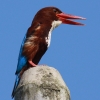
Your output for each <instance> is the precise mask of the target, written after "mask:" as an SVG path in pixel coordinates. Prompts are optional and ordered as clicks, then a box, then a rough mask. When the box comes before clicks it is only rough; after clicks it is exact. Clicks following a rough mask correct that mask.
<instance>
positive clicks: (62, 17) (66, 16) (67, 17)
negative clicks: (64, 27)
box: [56, 13, 86, 25]
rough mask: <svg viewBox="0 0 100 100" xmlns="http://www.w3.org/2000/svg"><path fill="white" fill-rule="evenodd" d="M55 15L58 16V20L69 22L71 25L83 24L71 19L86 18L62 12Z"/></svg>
mask: <svg viewBox="0 0 100 100" xmlns="http://www.w3.org/2000/svg"><path fill="white" fill-rule="evenodd" d="M56 16H57V17H58V18H59V20H61V21H62V23H64V24H71V25H84V24H82V23H79V22H75V21H73V20H75V19H79V20H85V19H86V18H83V17H80V16H74V15H70V14H64V13H60V14H56ZM71 19H72V20H71Z"/></svg>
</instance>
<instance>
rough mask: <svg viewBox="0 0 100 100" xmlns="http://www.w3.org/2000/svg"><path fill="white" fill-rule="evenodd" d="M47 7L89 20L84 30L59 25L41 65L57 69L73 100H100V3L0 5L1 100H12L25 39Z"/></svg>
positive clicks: (10, 0)
mask: <svg viewBox="0 0 100 100" xmlns="http://www.w3.org/2000/svg"><path fill="white" fill-rule="evenodd" d="M45 6H56V7H58V8H60V9H61V10H62V11H63V12H66V13H70V14H74V15H80V16H83V17H86V18H87V20H83V21H81V22H82V23H85V24H86V25H85V26H71V25H63V24H62V25H60V26H59V27H58V28H56V29H55V30H54V31H53V33H52V41H51V45H50V48H49V49H48V51H47V52H46V54H45V55H44V56H43V58H42V59H41V61H40V63H39V64H47V65H49V66H53V67H55V68H56V69H57V70H58V71H59V72H60V73H61V75H62V77H63V79H64V81H65V82H66V84H67V85H68V87H69V89H70V92H71V100H100V0H1V1H0V100H12V99H11V92H12V89H13V85H14V81H15V75H14V73H15V70H16V66H17V59H18V54H19V48H20V45H21V42H22V39H23V37H24V35H25V33H26V31H27V29H28V27H29V26H30V25H31V21H32V19H33V17H34V15H35V13H36V12H37V11H38V10H39V9H41V8H42V7H45Z"/></svg>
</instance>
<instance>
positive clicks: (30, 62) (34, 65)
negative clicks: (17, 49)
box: [28, 60, 37, 67]
mask: <svg viewBox="0 0 100 100" xmlns="http://www.w3.org/2000/svg"><path fill="white" fill-rule="evenodd" d="M28 62H29V64H30V65H32V66H33V67H36V66H37V65H36V64H34V63H33V62H32V60H29V61H28Z"/></svg>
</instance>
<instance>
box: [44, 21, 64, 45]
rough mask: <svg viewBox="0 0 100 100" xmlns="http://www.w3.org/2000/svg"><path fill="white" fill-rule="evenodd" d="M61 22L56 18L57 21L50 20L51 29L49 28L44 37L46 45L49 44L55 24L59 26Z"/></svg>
mask: <svg viewBox="0 0 100 100" xmlns="http://www.w3.org/2000/svg"><path fill="white" fill-rule="evenodd" d="M61 23H62V21H59V20H58V21H55V20H54V21H53V22H52V27H51V29H50V31H49V34H48V37H46V38H45V40H46V43H47V44H48V47H49V46H50V41H51V33H52V31H53V29H54V28H56V27H57V26H59V25H60V24H61Z"/></svg>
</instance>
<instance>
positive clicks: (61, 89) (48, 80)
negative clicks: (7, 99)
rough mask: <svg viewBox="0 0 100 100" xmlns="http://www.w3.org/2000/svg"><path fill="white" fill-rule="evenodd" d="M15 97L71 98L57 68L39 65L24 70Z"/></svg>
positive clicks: (29, 99)
mask: <svg viewBox="0 0 100 100" xmlns="http://www.w3.org/2000/svg"><path fill="white" fill-rule="evenodd" d="M14 99H15V100H70V92H69V90H68V87H67V86H66V84H65V82H64V81H63V79H62V77H61V75H60V74H59V72H58V71H57V70H56V69H54V68H52V67H49V66H37V67H33V68H30V69H29V70H27V71H26V72H24V74H23V76H22V78H21V80H20V83H19V86H18V88H17V90H16V94H15V98H14Z"/></svg>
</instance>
